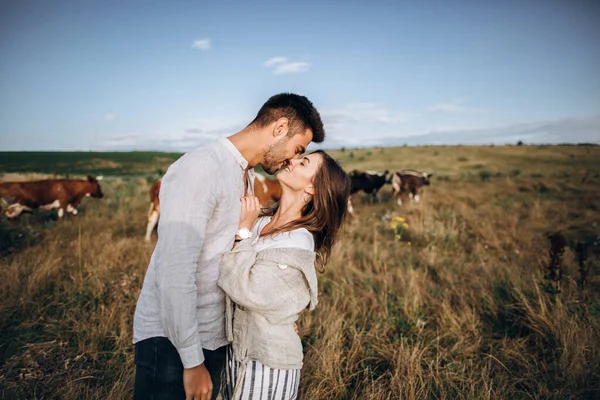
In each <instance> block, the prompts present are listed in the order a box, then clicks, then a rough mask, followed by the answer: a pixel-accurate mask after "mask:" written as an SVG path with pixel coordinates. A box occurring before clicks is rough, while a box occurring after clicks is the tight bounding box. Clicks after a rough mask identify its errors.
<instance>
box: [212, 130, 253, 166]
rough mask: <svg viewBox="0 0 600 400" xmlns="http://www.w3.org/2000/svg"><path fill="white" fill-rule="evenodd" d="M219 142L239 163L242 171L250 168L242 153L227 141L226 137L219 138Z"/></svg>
mask: <svg viewBox="0 0 600 400" xmlns="http://www.w3.org/2000/svg"><path fill="white" fill-rule="evenodd" d="M219 142H220V143H221V144H222V145H223V146H224V147H225V148H226V149H227V150H228V151H229V152H230V153H231V155H232V156H233V158H234V159H235V161H236V162H237V163H238V165H239V166H240V168H241V169H243V170H245V169H246V168H248V160H246V159H245V158H244V156H243V155H242V153H240V151H239V150H238V149H237V147H235V146H234V145H233V143H231V142H230V141H229V139H227V138H226V137H225V136H222V137H220V138H219Z"/></svg>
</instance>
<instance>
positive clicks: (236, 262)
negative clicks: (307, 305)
mask: <svg viewBox="0 0 600 400" xmlns="http://www.w3.org/2000/svg"><path fill="white" fill-rule="evenodd" d="M284 273H285V274H288V273H292V274H293V273H300V271H297V270H293V269H291V268H290V270H289V271H288V270H285V271H283V270H277V269H276V268H274V267H273V266H269V265H265V264H264V263H262V262H261V260H257V259H256V251H255V250H254V248H253V246H252V244H251V240H249V239H248V240H242V241H241V242H239V243H238V246H237V247H236V248H235V250H232V251H230V252H228V253H226V254H225V255H224V256H223V259H222V260H221V266H220V275H219V280H218V282H217V283H218V285H219V286H220V287H221V288H222V289H223V290H224V291H225V293H227V295H228V296H229V297H230V298H231V300H233V301H234V302H235V303H236V304H238V305H240V306H242V307H244V308H247V309H249V310H252V311H257V312H260V313H262V314H264V315H265V317H267V318H281V317H286V316H288V315H289V313H290V310H294V312H296V311H297V310H296V309H297V304H298V299H297V295H296V293H295V291H294V290H293V289H292V288H290V287H289V286H288V284H287V283H286V281H285V280H284V279H283V278H282V276H281V274H284Z"/></svg>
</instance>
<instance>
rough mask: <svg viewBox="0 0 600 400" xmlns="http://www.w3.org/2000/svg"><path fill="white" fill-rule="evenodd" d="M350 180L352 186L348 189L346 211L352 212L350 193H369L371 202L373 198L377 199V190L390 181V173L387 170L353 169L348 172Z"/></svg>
mask: <svg viewBox="0 0 600 400" xmlns="http://www.w3.org/2000/svg"><path fill="white" fill-rule="evenodd" d="M350 181H351V184H352V188H351V190H350V198H349V199H348V212H349V213H350V214H352V213H353V212H354V209H353V207H352V195H353V194H355V193H357V192H360V191H363V192H365V193H367V194H370V195H371V196H370V199H371V204H372V203H373V200H377V192H379V190H380V189H381V188H382V187H383V185H385V184H386V183H391V182H392V175H391V174H390V173H389V171H384V172H381V171H365V172H362V171H357V170H354V171H352V172H351V173H350Z"/></svg>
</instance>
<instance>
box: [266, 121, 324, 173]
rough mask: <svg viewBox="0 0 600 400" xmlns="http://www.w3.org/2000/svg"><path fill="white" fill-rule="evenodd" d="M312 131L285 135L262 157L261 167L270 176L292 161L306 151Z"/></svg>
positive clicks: (307, 130)
mask: <svg viewBox="0 0 600 400" xmlns="http://www.w3.org/2000/svg"><path fill="white" fill-rule="evenodd" d="M312 136H313V135H312V131H311V130H310V129H306V130H305V131H304V133H297V134H295V135H294V136H291V137H290V136H289V135H287V134H286V135H285V136H283V137H282V138H281V139H279V140H278V141H277V142H276V143H275V144H273V145H271V146H270V147H269V148H268V149H267V151H266V152H265V155H264V157H263V162H262V167H263V169H264V170H265V172H267V173H268V174H270V175H273V174H275V173H276V172H277V171H279V170H280V169H281V167H283V166H284V165H287V163H288V162H289V161H290V160H291V159H292V158H296V157H298V156H299V155H300V154H302V153H304V152H305V151H306V147H307V146H308V144H309V143H310V141H311V140H312Z"/></svg>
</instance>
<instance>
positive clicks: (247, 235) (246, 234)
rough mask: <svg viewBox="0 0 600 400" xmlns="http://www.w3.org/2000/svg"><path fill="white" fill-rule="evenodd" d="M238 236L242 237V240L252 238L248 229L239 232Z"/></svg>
mask: <svg viewBox="0 0 600 400" xmlns="http://www.w3.org/2000/svg"><path fill="white" fill-rule="evenodd" d="M238 236H239V237H241V238H242V239H248V238H250V236H251V235H250V231H249V230H248V228H242V229H240V230H238Z"/></svg>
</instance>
